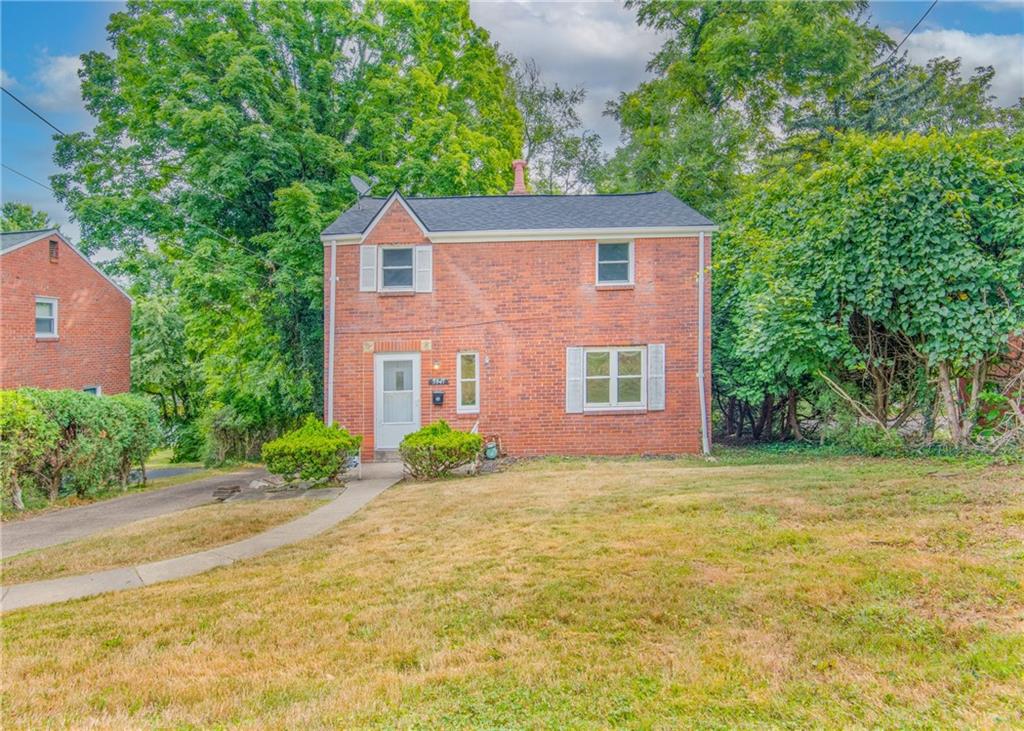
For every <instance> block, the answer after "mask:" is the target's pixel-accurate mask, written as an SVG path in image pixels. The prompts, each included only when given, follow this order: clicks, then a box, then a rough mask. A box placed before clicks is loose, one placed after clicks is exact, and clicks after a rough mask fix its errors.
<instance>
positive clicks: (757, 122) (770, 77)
mask: <svg viewBox="0 0 1024 731" xmlns="http://www.w3.org/2000/svg"><path fill="white" fill-rule="evenodd" d="M627 5H628V6H629V7H631V8H634V9H636V11H637V20H638V22H639V23H641V24H643V25H646V26H649V27H651V28H654V29H656V30H659V31H662V32H665V33H667V34H668V40H666V41H665V43H664V45H663V46H662V47H661V49H660V50H659V51H658V52H657V54H655V56H654V58H653V59H652V60H651V62H650V64H649V65H648V68H649V70H650V71H651V72H653V74H654V78H653V79H651V80H650V81H646V82H644V83H642V84H641V85H640V86H639V87H638V88H637V89H635V90H634V91H631V92H628V93H624V94H622V95H621V97H620V98H619V99H618V100H617V101H615V102H614V103H612V104H610V105H609V113H611V114H612V115H613V116H615V117H616V118H617V119H618V120H619V123H620V124H621V127H622V137H623V143H622V145H621V146H620V148H619V149H618V150H617V152H616V154H615V156H614V158H613V159H612V161H611V163H610V164H609V166H608V167H607V169H606V170H605V172H604V175H603V181H602V183H601V187H602V188H603V189H622V188H625V189H658V188H664V189H668V190H671V191H672V192H674V193H676V194H677V195H678V196H679V197H681V198H682V199H683V200H686V201H687V202H689V203H691V204H693V205H695V206H696V207H697V208H698V209H701V210H702V211H704V212H705V213H708V214H710V215H712V216H715V215H718V214H719V213H720V212H721V211H722V210H723V207H724V204H725V203H726V202H727V200H728V198H729V197H730V196H732V195H733V194H734V193H735V191H736V187H737V184H738V182H739V176H740V173H741V172H742V171H744V170H745V169H749V168H750V167H751V165H752V164H753V162H754V161H755V159H756V158H757V157H758V156H759V155H761V154H763V153H765V152H766V151H768V150H770V149H772V148H774V147H775V145H776V144H777V143H778V140H779V134H780V131H781V130H782V128H783V125H784V122H785V119H786V117H787V114H788V113H789V112H790V110H791V109H792V108H794V107H799V106H800V105H801V104H802V103H803V102H804V100H806V99H818V98H825V99H832V98H834V97H836V96H838V95H840V94H842V93H843V92H844V91H845V90H847V89H849V88H851V87H853V86H854V85H855V84H856V83H857V82H858V80H859V79H860V78H861V77H862V76H863V75H864V74H865V73H866V72H867V70H868V69H870V67H871V64H872V63H873V62H874V60H875V59H876V58H877V55H878V52H879V49H881V48H885V47H888V45H889V44H891V41H890V40H889V39H888V37H887V36H886V35H885V34H883V33H882V32H881V31H879V30H877V29H875V28H870V27H868V26H867V25H866V24H865V23H863V22H862V21H861V14H862V13H863V12H864V10H865V9H866V5H867V3H866V2H863V1H862V0H838V1H836V2H808V1H806V0H796V1H791V0H766V1H765V2H743V1H742V0H629V1H628V2H627Z"/></svg>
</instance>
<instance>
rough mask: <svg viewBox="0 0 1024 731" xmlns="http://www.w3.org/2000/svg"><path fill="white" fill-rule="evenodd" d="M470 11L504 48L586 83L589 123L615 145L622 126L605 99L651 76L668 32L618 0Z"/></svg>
mask: <svg viewBox="0 0 1024 731" xmlns="http://www.w3.org/2000/svg"><path fill="white" fill-rule="evenodd" d="M470 14H471V15H472V16H473V20H474V21H476V22H477V23H478V24H479V25H481V26H483V27H484V28H486V29H487V30H488V32H490V34H491V38H492V40H495V41H497V42H498V43H499V44H500V46H501V50H502V51H503V52H511V53H513V54H515V55H516V56H517V57H518V58H520V59H528V58H532V59H534V60H535V61H536V62H537V65H538V66H539V67H540V70H541V72H542V73H543V75H544V79H545V80H546V81H547V82H548V83H551V82H555V83H558V84H560V85H561V86H563V87H573V86H583V87H585V88H586V90H587V99H586V101H585V102H584V104H583V105H582V107H581V109H580V116H581V117H582V118H583V124H584V125H585V126H586V127H587V128H588V129H592V130H594V131H596V132H597V133H598V134H600V135H601V139H602V141H603V143H604V146H605V149H606V150H608V151H611V150H612V149H614V147H615V144H616V142H617V141H618V135H619V127H618V124H617V123H616V122H615V120H613V119H609V118H608V117H605V116H604V115H603V112H604V107H605V103H606V102H607V101H609V100H611V99H616V98H618V96H619V93H620V92H622V91H629V90H631V89H634V88H635V87H636V86H637V84H639V83H640V82H641V81H643V80H644V79H646V78H647V77H648V74H647V72H646V67H647V62H648V61H650V59H651V55H652V54H653V53H654V52H655V51H657V50H658V48H660V47H661V44H662V41H663V40H664V36H663V34H660V33H658V32H656V31H653V30H651V29H649V28H642V27H640V26H638V25H637V24H636V16H635V14H634V13H633V11H631V10H627V9H626V8H625V7H623V5H622V4H621V3H617V2H524V1H522V0H520V1H519V2H504V3H498V2H476V1H474V2H472V3H471V5H470Z"/></svg>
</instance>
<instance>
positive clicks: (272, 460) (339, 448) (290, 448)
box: [261, 414, 363, 483]
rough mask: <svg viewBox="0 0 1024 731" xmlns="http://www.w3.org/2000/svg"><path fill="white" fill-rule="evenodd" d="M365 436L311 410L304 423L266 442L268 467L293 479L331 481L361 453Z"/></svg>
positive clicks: (290, 480)
mask: <svg viewBox="0 0 1024 731" xmlns="http://www.w3.org/2000/svg"><path fill="white" fill-rule="evenodd" d="M362 443H363V438H362V437H359V436H354V435H352V434H349V433H348V432H347V431H345V430H344V429H342V428H341V427H339V426H338V425H337V424H334V425H332V426H327V425H325V424H324V423H323V422H321V421H320V420H319V419H317V418H316V417H315V416H313V415H312V414H310V415H309V416H307V417H306V421H305V422H304V423H303V425H302V426H301V427H299V428H298V429H296V430H295V431H290V432H288V433H286V434H284V435H283V436H280V437H278V438H277V439H274V440H273V441H269V442H267V443H266V444H264V445H263V449H262V450H261V451H262V455H263V461H264V462H265V463H266V465H267V470H268V471H269V472H272V473H273V474H275V475H281V476H283V477H284V478H285V479H286V480H288V481H289V482H293V481H295V480H297V479H303V480H311V481H313V482H319V483H322V482H328V481H331V480H334V479H336V478H337V476H338V474H339V473H340V472H341V471H342V469H343V468H344V466H345V462H346V461H347V460H348V459H349V458H350V457H353V456H355V455H356V454H358V453H359V446H360V445H361V444H362Z"/></svg>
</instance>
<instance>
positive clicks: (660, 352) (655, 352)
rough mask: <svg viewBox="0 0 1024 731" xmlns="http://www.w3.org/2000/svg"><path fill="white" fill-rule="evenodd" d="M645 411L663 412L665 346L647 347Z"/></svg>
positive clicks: (661, 344)
mask: <svg viewBox="0 0 1024 731" xmlns="http://www.w3.org/2000/svg"><path fill="white" fill-rule="evenodd" d="M647 410H648V411H664V410H665V344H664V343H660V344H657V345H648V346H647Z"/></svg>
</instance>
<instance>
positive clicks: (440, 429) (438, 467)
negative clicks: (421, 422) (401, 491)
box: [398, 419, 484, 480]
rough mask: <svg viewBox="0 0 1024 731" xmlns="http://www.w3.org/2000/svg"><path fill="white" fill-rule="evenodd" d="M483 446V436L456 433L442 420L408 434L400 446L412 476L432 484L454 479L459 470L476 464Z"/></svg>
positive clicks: (401, 453)
mask: <svg viewBox="0 0 1024 731" xmlns="http://www.w3.org/2000/svg"><path fill="white" fill-rule="evenodd" d="M483 444H484V440H483V437H481V436H480V435H479V434H469V433H467V432H462V431H457V430H455V429H452V428H451V427H450V426H449V425H448V423H447V422H446V421H444V420H443V419H442V420H438V421H435V422H434V423H433V424H428V425H427V426H425V427H423V428H422V429H420V430H419V431H415V432H413V433H412V434H407V435H406V436H405V438H404V439H403V440H402V443H401V444H399V445H398V453H399V454H400V455H401V457H402V461H403V462H404V463H405V469H406V471H407V472H408V473H409V475H410V476H412V477H414V478H416V479H418V480H432V479H436V478H438V477H445V476H447V475H450V474H451V472H452V470H454V469H455V468H456V467H460V466H462V465H464V464H469V463H470V462H472V461H473V460H475V459H476V458H477V456H478V455H479V454H480V450H481V449H482V448H483Z"/></svg>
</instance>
